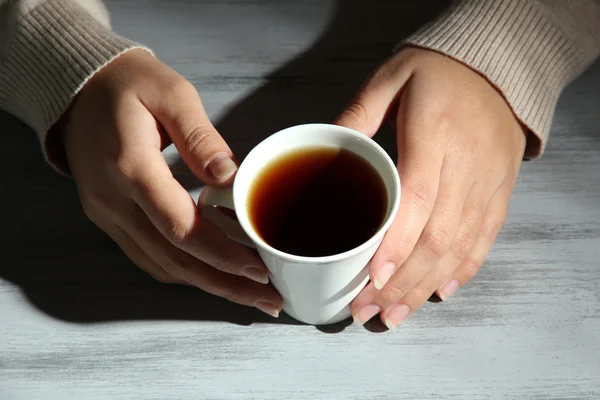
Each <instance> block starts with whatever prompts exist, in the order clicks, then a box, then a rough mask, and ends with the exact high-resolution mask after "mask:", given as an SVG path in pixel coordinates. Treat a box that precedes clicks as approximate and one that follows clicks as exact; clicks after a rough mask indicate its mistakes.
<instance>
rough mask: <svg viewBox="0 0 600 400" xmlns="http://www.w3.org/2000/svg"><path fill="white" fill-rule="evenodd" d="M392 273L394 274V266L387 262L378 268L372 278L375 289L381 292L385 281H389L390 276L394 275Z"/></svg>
mask: <svg viewBox="0 0 600 400" xmlns="http://www.w3.org/2000/svg"><path fill="white" fill-rule="evenodd" d="M394 272H396V264H394V263H391V262H387V263H385V264H383V265H382V266H381V267H379V269H378V270H377V273H376V274H375V276H374V278H373V285H375V289H377V290H381V288H382V287H384V286H385V284H386V283H387V281H389V280H390V278H391V277H392V275H394Z"/></svg>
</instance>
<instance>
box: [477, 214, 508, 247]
mask: <svg viewBox="0 0 600 400" xmlns="http://www.w3.org/2000/svg"><path fill="white" fill-rule="evenodd" d="M505 219H506V217H505V215H500V216H498V217H495V218H492V219H491V220H490V221H489V222H488V223H487V224H486V225H484V227H483V231H482V235H483V237H484V238H485V239H486V240H488V241H490V242H493V241H494V240H495V239H496V236H498V232H500V230H501V229H502V227H503V226H504V221H505Z"/></svg>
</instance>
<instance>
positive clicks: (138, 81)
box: [60, 50, 282, 316]
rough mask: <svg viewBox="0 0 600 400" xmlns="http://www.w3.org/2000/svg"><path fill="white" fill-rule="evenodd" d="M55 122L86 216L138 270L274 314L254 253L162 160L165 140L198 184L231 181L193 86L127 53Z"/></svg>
mask: <svg viewBox="0 0 600 400" xmlns="http://www.w3.org/2000/svg"><path fill="white" fill-rule="evenodd" d="M60 127H61V131H62V135H63V142H64V146H65V152H66V156H67V160H68V164H69V167H70V169H71V173H72V175H73V178H74V179H75V182H76V184H77V188H78V191H79V196H80V198H81V203H82V205H83V209H84V211H85V213H86V215H87V216H88V217H89V218H90V219H91V220H92V221H93V222H94V223H95V224H96V225H98V226H99V227H100V228H101V229H102V230H103V231H104V232H106V233H107V234H108V235H109V236H110V237H111V238H112V239H113V240H114V241H115V242H117V244H118V245H119V246H120V247H121V249H122V250H123V251H124V252H125V254H127V256H128V257H129V258H130V259H131V260H132V261H133V262H134V263H135V264H137V266H138V267H140V268H141V269H143V270H144V271H146V272H147V273H149V274H150V275H152V276H153V277H154V278H155V279H157V280H159V281H161V282H167V283H179V284H186V285H193V286H197V287H199V288H200V289H203V290H205V291H207V292H209V293H212V294H215V295H217V296H221V297H225V298H227V299H229V300H231V301H234V302H236V303H240V304H245V305H249V306H256V307H257V308H259V309H260V310H262V311H264V312H266V313H268V314H270V315H273V316H277V315H278V313H279V310H280V309H281V303H282V300H281V297H280V296H279V294H278V293H277V292H276V290H275V289H274V288H273V287H272V286H271V285H269V284H267V283H268V271H267V269H266V267H265V266H264V264H263V263H262V261H261V259H260V257H259V256H258V255H257V254H256V253H255V252H254V251H253V250H251V249H249V248H247V247H244V246H242V245H240V244H238V243H236V242H233V241H231V240H229V239H228V238H227V236H226V235H225V234H224V233H223V232H222V231H220V230H219V229H218V228H217V227H216V226H215V225H214V224H212V223H211V222H210V221H208V220H206V219H203V218H202V215H201V213H200V212H199V211H198V208H197V207H196V204H195V203H194V200H193V199H192V198H191V197H190V195H189V194H188V193H187V191H186V190H185V189H184V188H183V187H181V186H180V185H179V183H178V182H177V181H176V180H175V179H174V178H173V175H172V174H171V171H170V170H169V167H168V166H167V163H166V161H165V159H164V158H163V156H162V153H161V149H162V148H163V147H164V146H165V144H166V142H167V141H172V142H173V143H174V144H175V146H176V147H177V149H178V150H179V152H180V154H181V156H182V158H183V160H184V161H185V163H186V164H187V165H188V167H189V168H190V169H191V170H192V171H193V172H194V173H195V174H196V176H197V177H198V178H199V179H201V180H202V181H204V182H205V183H206V184H209V185H214V186H228V185H231V183H232V181H233V176H234V175H235V171H236V170H237V166H236V164H235V162H234V161H233V155H232V153H231V150H230V149H229V147H228V146H227V144H226V143H225V141H224V140H223V139H222V138H221V136H220V135H219V134H218V133H217V131H216V130H215V128H214V127H213V126H212V124H211V123H210V121H209V120H208V117H207V115H206V113H205V111H204V109H203V107H202V103H201V101H200V97H199V96H198V93H197V92H196V90H195V88H194V86H193V85H192V84H190V83H189V82H188V81H187V80H185V79H184V78H183V77H182V76H180V75H179V74H177V73H176V72H175V71H174V70H172V69H171V68H169V67H167V66H166V65H164V64H163V63H161V62H160V61H158V60H157V59H156V58H154V57H152V56H151V55H150V54H149V53H147V52H146V51H144V50H131V51H129V52H127V53H125V54H124V55H122V56H120V57H119V58H117V59H116V60H114V61H113V62H111V63H110V64H109V65H108V66H106V67H105V68H103V69H102V70H101V71H100V72H98V73H97V74H96V75H94V77H93V78H92V79H91V80H90V81H89V82H88V83H87V84H86V85H85V86H84V88H83V89H82V90H81V92H80V93H79V94H78V96H77V98H76V100H75V102H74V103H73V104H72V106H71V108H70V110H69V111H68V113H67V114H66V115H65V116H64V117H63V119H62V121H61V122H60ZM163 128H164V129H163ZM167 135H168V136H167ZM200 306H201V305H200Z"/></svg>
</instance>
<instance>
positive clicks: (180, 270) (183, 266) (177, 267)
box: [162, 253, 188, 280]
mask: <svg viewBox="0 0 600 400" xmlns="http://www.w3.org/2000/svg"><path fill="white" fill-rule="evenodd" d="M162 268H163V269H164V270H165V272H166V273H167V274H168V275H170V276H173V277H175V278H178V279H183V280H185V278H186V274H187V270H188V267H187V263H186V262H185V261H184V260H182V259H181V258H180V257H179V256H178V255H177V254H172V253H171V254H169V255H168V257H167V259H166V260H165V261H164V262H163V263H162Z"/></svg>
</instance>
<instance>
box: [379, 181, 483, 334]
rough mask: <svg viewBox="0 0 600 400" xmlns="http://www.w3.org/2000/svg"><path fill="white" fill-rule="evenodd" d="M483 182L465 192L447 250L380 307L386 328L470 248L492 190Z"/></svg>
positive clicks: (415, 304) (420, 302)
mask: <svg viewBox="0 0 600 400" xmlns="http://www.w3.org/2000/svg"><path fill="white" fill-rule="evenodd" d="M487 186H488V185H487V182H481V181H480V182H478V184H477V185H475V186H474V187H473V189H472V190H471V191H470V192H469V195H468V197H467V200H466V202H465V206H464V209H463V211H462V216H461V222H460V225H459V228H458V232H457V234H456V236H455V238H454V240H453V242H452V244H451V246H450V249H449V251H448V252H447V253H446V254H445V255H444V256H443V257H442V258H441V259H440V260H439V262H437V263H436V264H435V265H434V266H432V268H431V269H430V270H429V271H428V272H427V273H426V274H425V275H424V276H423V278H422V279H421V280H420V281H419V282H417V283H416V284H415V285H414V287H412V288H410V289H409V290H408V292H407V293H406V294H405V295H404V296H403V297H402V298H401V299H399V300H398V301H397V302H395V303H393V304H391V305H389V306H388V307H385V308H384V307H382V309H383V311H382V313H381V320H382V321H383V322H384V323H385V325H386V326H387V327H388V328H389V329H392V328H394V327H396V326H398V325H400V324H402V323H403V322H404V321H405V320H406V319H407V318H408V317H409V316H410V315H411V314H412V313H414V312H415V311H416V310H417V309H418V308H419V307H421V306H422V305H423V304H424V303H425V302H426V301H427V300H428V299H429V298H430V297H431V295H432V294H433V293H434V292H435V291H436V290H437V289H438V288H439V287H440V285H442V284H443V283H444V282H447V281H448V280H449V279H450V277H451V276H452V274H453V273H454V271H455V270H456V269H457V268H458V266H459V265H460V264H461V262H462V261H463V260H464V259H465V256H466V254H467V253H468V252H470V250H471V249H472V247H473V244H474V243H475V241H474V238H476V237H477V235H478V233H479V231H480V229H481V224H482V220H483V214H484V210H485V208H486V206H487V204H488V202H489V198H490V197H491V194H492V193H494V190H493V189H491V188H488V187H487ZM401 271H402V270H401ZM376 301H378V299H376Z"/></svg>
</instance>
